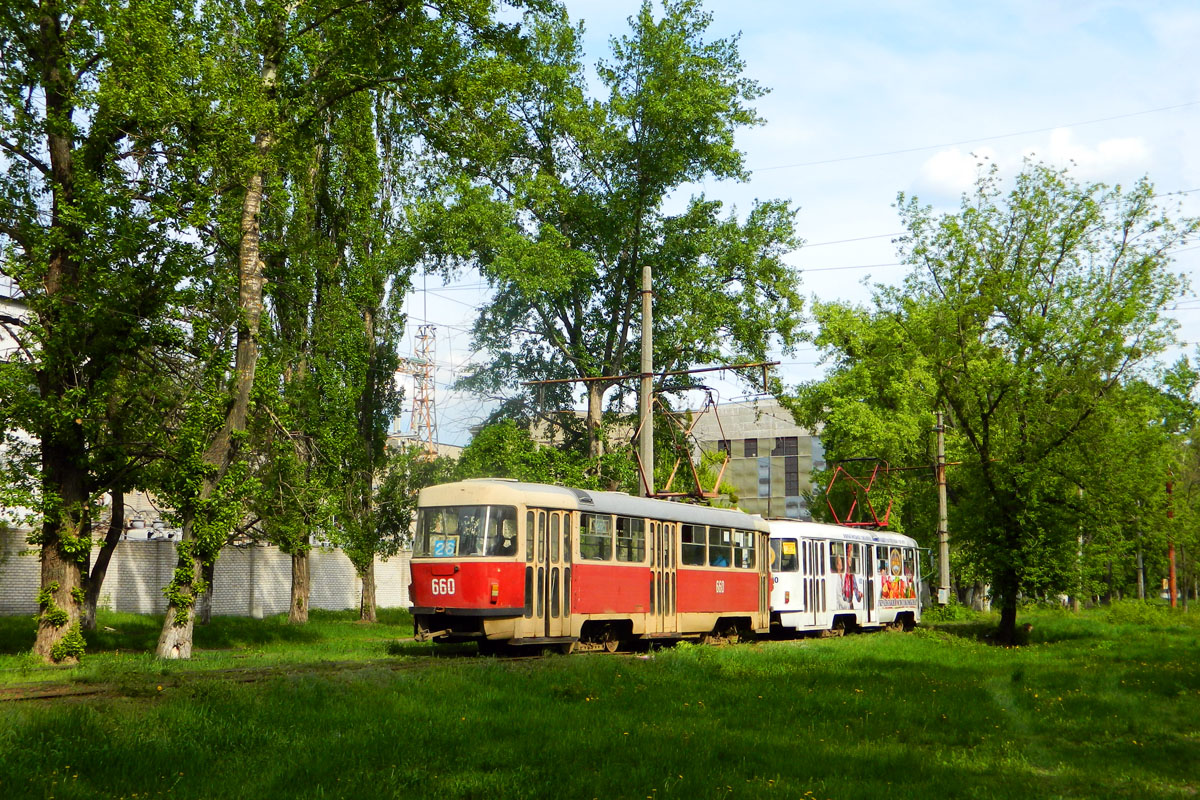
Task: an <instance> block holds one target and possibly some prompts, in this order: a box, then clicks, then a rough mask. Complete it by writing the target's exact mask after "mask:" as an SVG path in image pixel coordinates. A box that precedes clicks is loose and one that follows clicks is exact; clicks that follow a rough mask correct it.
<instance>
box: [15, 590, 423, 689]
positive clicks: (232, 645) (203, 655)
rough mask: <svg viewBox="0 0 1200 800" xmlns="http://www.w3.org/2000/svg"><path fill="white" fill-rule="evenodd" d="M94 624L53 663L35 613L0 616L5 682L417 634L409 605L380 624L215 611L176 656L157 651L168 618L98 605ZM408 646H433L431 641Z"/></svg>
mask: <svg viewBox="0 0 1200 800" xmlns="http://www.w3.org/2000/svg"><path fill="white" fill-rule="evenodd" d="M96 627H97V630H96V631H94V632H89V633H88V634H86V638H87V641H88V651H87V655H85V656H84V658H83V662H82V664H80V665H79V666H76V667H69V668H68V667H60V666H47V665H45V664H43V663H41V662H40V661H39V660H38V659H36V658H34V657H33V656H32V655H31V653H30V649H31V648H32V647H33V637H34V622H33V620H32V618H31V617H0V687H3V686H6V685H8V686H12V685H17V684H23V683H34V682H47V681H66V682H85V681H106V680H111V679H113V678H114V677H117V678H119V677H123V676H128V675H129V674H162V675H173V674H176V673H180V674H188V673H195V672H208V671H212V670H230V669H245V668H259V667H280V666H296V665H302V664H313V663H318V662H329V661H336V662H341V661H364V660H369V659H379V658H387V657H388V656H389V654H390V653H391V652H395V650H396V641H397V640H398V639H400V638H404V637H410V636H412V617H411V616H409V614H408V612H407V611H404V610H403V609H380V610H379V622H378V623H377V624H375V625H364V624H361V623H359V622H358V614H357V612H356V611H321V610H317V609H314V610H313V611H311V612H310V615H309V623H308V624H307V625H289V624H288V622H287V615H285V614H284V615H278V616H274V617H268V618H266V619H249V618H247V617H214V618H213V621H212V623H211V624H209V625H196V626H195V629H194V630H195V633H194V637H195V639H194V655H193V658H192V659H191V660H189V661H175V662H163V661H159V660H157V659H155V658H154V657H153V655H152V654H153V652H154V646H155V644H156V643H157V641H158V635H159V632H160V631H161V630H162V617H151V616H145V615H140V614H118V613H113V612H109V611H100V612H99V615H98V617H97V626H96ZM409 647H411V648H414V649H415V650H416V651H417V652H428V651H429V646H427V645H426V646H420V645H415V644H412V645H409Z"/></svg>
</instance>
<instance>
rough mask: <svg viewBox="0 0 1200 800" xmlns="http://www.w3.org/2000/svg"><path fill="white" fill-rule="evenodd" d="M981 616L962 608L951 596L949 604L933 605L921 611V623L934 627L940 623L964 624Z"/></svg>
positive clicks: (971, 610) (967, 608) (965, 607)
mask: <svg viewBox="0 0 1200 800" xmlns="http://www.w3.org/2000/svg"><path fill="white" fill-rule="evenodd" d="M981 616H982V615H981V614H980V612H978V611H976V610H974V609H973V608H970V607H969V606H964V605H963V604H962V603H959V602H958V600H957V599H955V598H954V597H953V596H952V597H951V598H950V602H949V603H947V604H946V605H944V606H939V605H934V606H930V607H928V608H923V609H921V622H922V624H928V625H936V624H938V623H940V622H966V621H968V620H977V619H979V618H980V617H981Z"/></svg>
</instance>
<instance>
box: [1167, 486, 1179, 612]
mask: <svg viewBox="0 0 1200 800" xmlns="http://www.w3.org/2000/svg"><path fill="white" fill-rule="evenodd" d="M1171 483H1172V481H1171V478H1170V477H1168V478H1167V575H1168V577H1167V595H1168V597H1169V599H1170V603H1171V608H1175V605H1176V603H1177V598H1178V591H1177V589H1178V585H1177V584H1176V583H1175V531H1174V528H1173V526H1172V525H1171V520H1173V519H1174V518H1175V509H1174V508H1173V507H1172V506H1171Z"/></svg>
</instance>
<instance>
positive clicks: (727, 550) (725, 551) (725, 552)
mask: <svg viewBox="0 0 1200 800" xmlns="http://www.w3.org/2000/svg"><path fill="white" fill-rule="evenodd" d="M732 559H733V531H731V530H729V528H718V527H716V526H713V527H711V528H709V529H708V565H709V566H710V567H728V566H729V564H730V562H731V561H732Z"/></svg>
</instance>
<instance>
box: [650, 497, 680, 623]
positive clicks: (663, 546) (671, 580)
mask: <svg viewBox="0 0 1200 800" xmlns="http://www.w3.org/2000/svg"><path fill="white" fill-rule="evenodd" d="M646 526H647V528H648V531H647V533H648V534H649V537H648V538H649V540H650V615H651V617H653V622H652V623H651V624H650V625H649V626H647V627H648V628H650V630H651V631H652V632H654V633H672V632H674V631H677V630H679V622H678V619H677V617H676V615H675V567H676V563H675V562H676V546H675V541H676V539H677V537H678V530H679V528H678V525H677V524H676V523H674V522H655V521H652V520H647V521H646Z"/></svg>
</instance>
